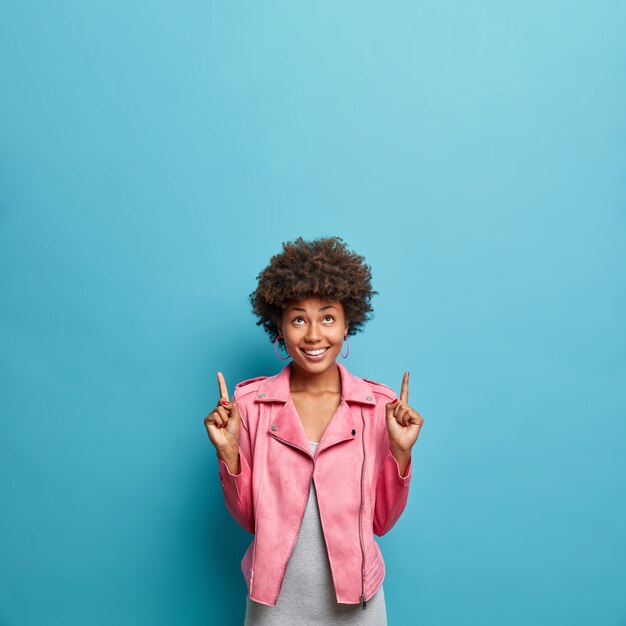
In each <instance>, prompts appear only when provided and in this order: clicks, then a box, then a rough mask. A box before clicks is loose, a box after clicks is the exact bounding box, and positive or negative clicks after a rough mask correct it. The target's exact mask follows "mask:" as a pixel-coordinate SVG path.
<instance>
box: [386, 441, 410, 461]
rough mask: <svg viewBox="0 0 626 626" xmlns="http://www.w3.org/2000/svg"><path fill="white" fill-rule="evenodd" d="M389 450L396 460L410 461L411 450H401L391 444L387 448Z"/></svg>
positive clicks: (399, 447)
mask: <svg viewBox="0 0 626 626" xmlns="http://www.w3.org/2000/svg"><path fill="white" fill-rule="evenodd" d="M389 449H390V450H391V454H393V456H395V457H396V459H397V458H403V459H410V458H411V448H402V447H401V446H396V445H394V444H391V445H390V446H389Z"/></svg>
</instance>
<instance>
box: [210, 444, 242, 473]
mask: <svg viewBox="0 0 626 626" xmlns="http://www.w3.org/2000/svg"><path fill="white" fill-rule="evenodd" d="M216 454H217V458H218V459H221V460H222V461H224V463H226V466H227V467H228V469H229V471H230V473H231V474H238V473H239V448H237V449H236V450H232V449H229V450H216Z"/></svg>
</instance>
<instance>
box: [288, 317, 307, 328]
mask: <svg viewBox="0 0 626 626" xmlns="http://www.w3.org/2000/svg"><path fill="white" fill-rule="evenodd" d="M291 323H292V324H294V326H302V324H304V318H302V317H294V318H293V320H292V321H291Z"/></svg>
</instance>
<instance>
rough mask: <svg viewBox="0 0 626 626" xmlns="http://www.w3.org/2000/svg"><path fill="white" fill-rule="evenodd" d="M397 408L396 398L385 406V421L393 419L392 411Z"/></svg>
mask: <svg viewBox="0 0 626 626" xmlns="http://www.w3.org/2000/svg"><path fill="white" fill-rule="evenodd" d="M397 406H398V398H396V399H395V400H392V401H391V402H387V404H385V411H386V412H387V420H389V419H391V418H392V417H393V411H394V409H395V408H396V407H397Z"/></svg>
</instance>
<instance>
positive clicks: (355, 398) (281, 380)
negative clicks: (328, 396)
mask: <svg viewBox="0 0 626 626" xmlns="http://www.w3.org/2000/svg"><path fill="white" fill-rule="evenodd" d="M337 368H338V369H339V374H340V375H341V398H342V400H345V401H346V402H359V403H361V404H369V405H375V404H376V400H375V398H374V391H373V390H372V387H371V386H370V385H369V384H368V383H367V382H366V381H365V380H363V379H362V378H359V377H358V376H353V375H352V374H351V373H350V372H349V371H348V369H347V368H346V366H345V365H343V364H342V363H337ZM290 375H291V362H289V363H288V364H287V365H285V367H283V369H282V370H281V371H280V372H278V374H275V375H274V376H268V377H267V378H265V379H264V380H263V381H262V382H261V384H260V385H259V390H258V392H257V395H256V398H255V401H256V402H288V401H289V400H290V398H291V391H290V389H289V379H290Z"/></svg>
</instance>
